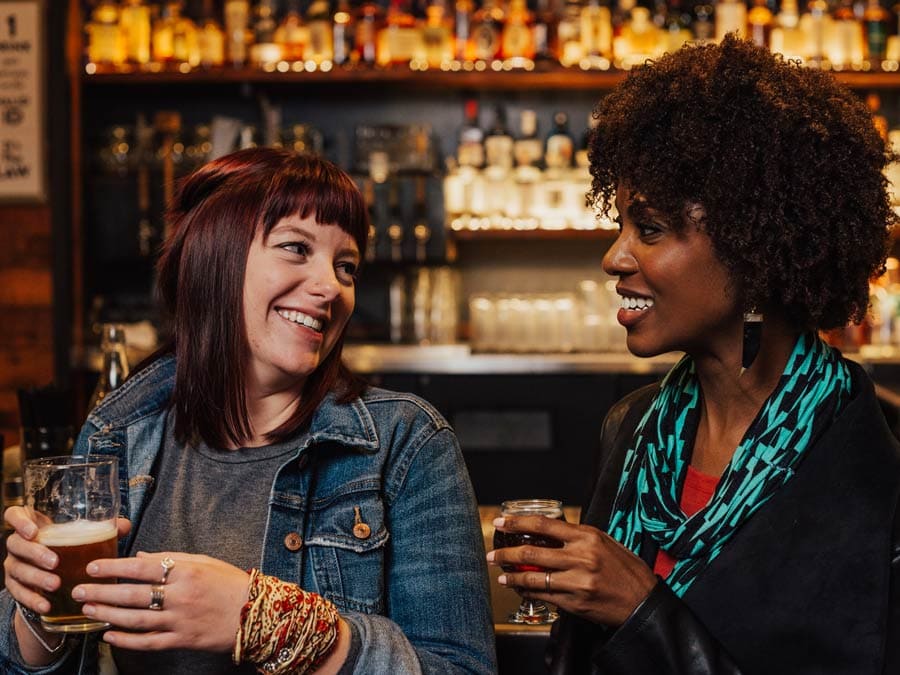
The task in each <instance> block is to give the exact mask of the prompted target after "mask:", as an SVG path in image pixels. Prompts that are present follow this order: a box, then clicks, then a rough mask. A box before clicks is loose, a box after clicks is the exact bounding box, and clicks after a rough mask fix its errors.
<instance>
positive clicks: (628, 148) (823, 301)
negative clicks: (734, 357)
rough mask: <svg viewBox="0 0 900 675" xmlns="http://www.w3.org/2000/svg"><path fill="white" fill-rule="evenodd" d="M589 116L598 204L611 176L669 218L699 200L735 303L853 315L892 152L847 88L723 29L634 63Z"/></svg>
mask: <svg viewBox="0 0 900 675" xmlns="http://www.w3.org/2000/svg"><path fill="white" fill-rule="evenodd" d="M594 115H595V117H597V118H598V120H599V126H598V127H597V128H596V130H595V131H594V133H593V136H592V139H591V142H590V148H589V155H590V165H591V175H592V177H593V185H592V193H591V200H592V202H593V204H594V206H595V207H597V208H599V209H600V210H601V211H602V212H603V213H605V214H607V215H608V214H609V209H610V207H611V205H612V202H613V200H614V198H615V194H614V193H615V190H616V187H617V185H618V183H619V182H620V181H621V182H624V183H625V184H627V185H628V186H629V187H631V188H633V189H635V190H637V191H639V192H640V193H641V194H642V196H643V197H644V198H645V199H646V201H647V203H648V204H649V205H651V206H653V207H654V208H656V209H658V210H660V211H661V212H663V213H664V214H666V215H667V217H668V220H669V222H670V223H671V224H672V226H673V227H676V228H679V227H684V226H685V223H684V221H683V218H682V214H683V213H684V208H685V205H686V204H688V203H695V202H699V203H700V204H702V205H703V207H704V208H705V211H706V222H705V224H704V228H705V231H706V232H707V233H708V235H709V237H710V238H711V240H712V243H713V247H714V250H715V251H716V253H717V255H718V257H719V259H720V260H722V262H723V263H724V264H725V265H726V267H728V269H729V270H730V271H731V273H732V275H733V280H734V282H735V284H736V288H737V290H738V292H739V293H740V294H741V297H742V300H743V302H744V303H745V306H747V307H757V308H760V309H761V310H762V311H764V312H769V313H772V312H774V313H778V314H781V315H783V316H784V317H785V318H786V319H787V320H788V321H789V322H791V324H792V325H794V326H795V327H797V328H798V329H801V330H807V329H830V328H836V327H839V326H843V325H845V324H847V323H848V322H849V321H860V320H862V318H863V317H864V315H865V312H866V309H867V305H868V297H869V292H868V282H869V280H870V279H871V278H872V277H874V276H876V275H878V274H880V273H881V272H883V271H884V262H885V257H886V254H887V245H888V239H889V232H890V228H891V226H892V225H893V224H894V221H895V220H896V216H895V215H894V213H893V211H892V210H891V207H890V201H889V198H888V194H887V181H886V180H885V178H884V175H883V173H882V170H883V169H884V167H885V165H886V163H887V162H889V161H891V160H892V159H893V156H892V155H891V153H890V152H889V151H888V150H887V148H886V146H885V143H884V141H883V140H882V139H881V137H880V136H879V135H878V133H877V131H876V129H875V127H874V125H873V123H872V118H871V115H870V113H869V110H868V109H867V108H866V106H865V105H864V104H863V102H862V101H860V100H859V98H858V97H857V96H856V95H854V94H853V93H852V92H850V91H848V90H847V89H845V88H844V87H842V86H840V85H839V84H837V83H836V82H835V80H834V79H833V78H832V77H831V76H829V75H828V74H826V73H822V72H819V71H815V70H811V69H806V68H802V67H800V66H799V65H797V64H795V63H792V62H788V61H785V60H784V59H782V58H781V57H779V56H776V55H773V54H771V53H770V52H768V51H767V50H765V49H761V48H758V47H755V46H753V45H752V44H751V43H749V42H745V41H742V40H739V39H737V38H734V37H732V36H728V37H726V38H725V40H724V41H723V42H722V43H721V44H720V45H709V46H690V47H685V48H683V49H681V50H679V51H678V52H676V53H675V54H670V55H667V56H664V57H663V58H661V59H659V60H658V61H655V62H650V63H647V64H646V65H644V66H642V67H640V68H638V69H636V70H635V71H632V73H631V74H630V75H629V76H628V78H627V79H626V80H625V81H624V82H623V83H622V84H621V85H619V86H618V87H617V88H616V89H615V90H613V91H612V92H611V93H610V94H609V95H608V96H606V97H605V98H604V99H603V100H602V101H601V102H600V103H599V104H598V106H597V108H596V109H595V111H594Z"/></svg>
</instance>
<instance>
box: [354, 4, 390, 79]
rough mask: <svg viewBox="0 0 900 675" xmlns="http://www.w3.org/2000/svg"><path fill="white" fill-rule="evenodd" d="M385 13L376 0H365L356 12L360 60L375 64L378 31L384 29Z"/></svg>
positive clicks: (364, 62) (366, 63)
mask: <svg viewBox="0 0 900 675" xmlns="http://www.w3.org/2000/svg"><path fill="white" fill-rule="evenodd" d="M383 21H384V13H383V12H382V10H381V6H380V5H379V4H378V3H377V2H375V0H364V1H363V3H362V4H361V5H360V6H359V9H358V10H357V13H356V40H355V42H356V51H357V53H358V54H359V62H360V63H362V64H365V65H370V66H371V65H375V63H376V60H377V58H378V33H379V32H380V31H381V29H382V23H383Z"/></svg>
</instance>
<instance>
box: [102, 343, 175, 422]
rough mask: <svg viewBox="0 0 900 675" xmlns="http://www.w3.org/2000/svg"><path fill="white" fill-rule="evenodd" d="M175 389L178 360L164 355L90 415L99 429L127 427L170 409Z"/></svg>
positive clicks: (142, 370)
mask: <svg viewBox="0 0 900 675" xmlns="http://www.w3.org/2000/svg"><path fill="white" fill-rule="evenodd" d="M174 386H175V357H174V356H172V355H164V356H161V357H159V358H158V359H156V360H154V361H152V362H151V363H149V364H148V365H146V366H145V367H143V368H141V370H139V371H138V372H136V373H135V374H134V375H132V376H131V377H129V378H128V379H127V380H126V381H125V383H124V384H123V385H122V386H121V387H119V388H118V389H116V390H115V391H113V392H111V393H110V394H109V395H107V396H106V398H104V399H103V402H102V403H100V405H98V406H97V407H96V408H95V409H94V410H92V411H91V413H90V414H89V415H88V422H89V423H90V424H93V425H94V426H96V427H97V428H100V429H102V428H104V427H107V426H127V425H129V424H133V423H134V422H137V421H139V420H141V419H143V418H145V417H147V416H149V415H156V414H158V413H159V412H160V411H163V410H165V409H166V408H168V405H169V400H170V399H171V396H172V390H173V388H174Z"/></svg>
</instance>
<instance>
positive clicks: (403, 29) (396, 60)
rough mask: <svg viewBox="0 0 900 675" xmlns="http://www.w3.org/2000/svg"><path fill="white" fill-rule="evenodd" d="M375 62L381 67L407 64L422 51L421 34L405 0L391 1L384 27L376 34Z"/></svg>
mask: <svg viewBox="0 0 900 675" xmlns="http://www.w3.org/2000/svg"><path fill="white" fill-rule="evenodd" d="M377 46H378V49H377V53H376V60H377V63H378V65H381V66H394V65H401V64H406V63H409V62H410V61H411V60H412V59H413V58H414V57H415V55H416V54H417V53H421V51H422V33H421V32H420V31H419V29H418V28H417V27H416V20H415V17H414V16H413V15H412V13H411V12H410V10H409V3H408V2H407V0H391V4H390V6H389V7H388V11H387V15H386V16H385V26H384V28H382V29H381V30H380V31H379V32H378V42H377Z"/></svg>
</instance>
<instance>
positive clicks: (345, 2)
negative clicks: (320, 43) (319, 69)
mask: <svg viewBox="0 0 900 675" xmlns="http://www.w3.org/2000/svg"><path fill="white" fill-rule="evenodd" d="M355 37H356V22H355V20H354V16H353V8H352V7H351V6H350V0H338V6H337V10H336V11H335V12H334V17H333V18H332V24H331V41H332V45H333V48H334V63H335V64H336V65H339V66H342V65H346V64H349V63H350V62H351V61H352V60H353V55H354V41H355Z"/></svg>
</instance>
